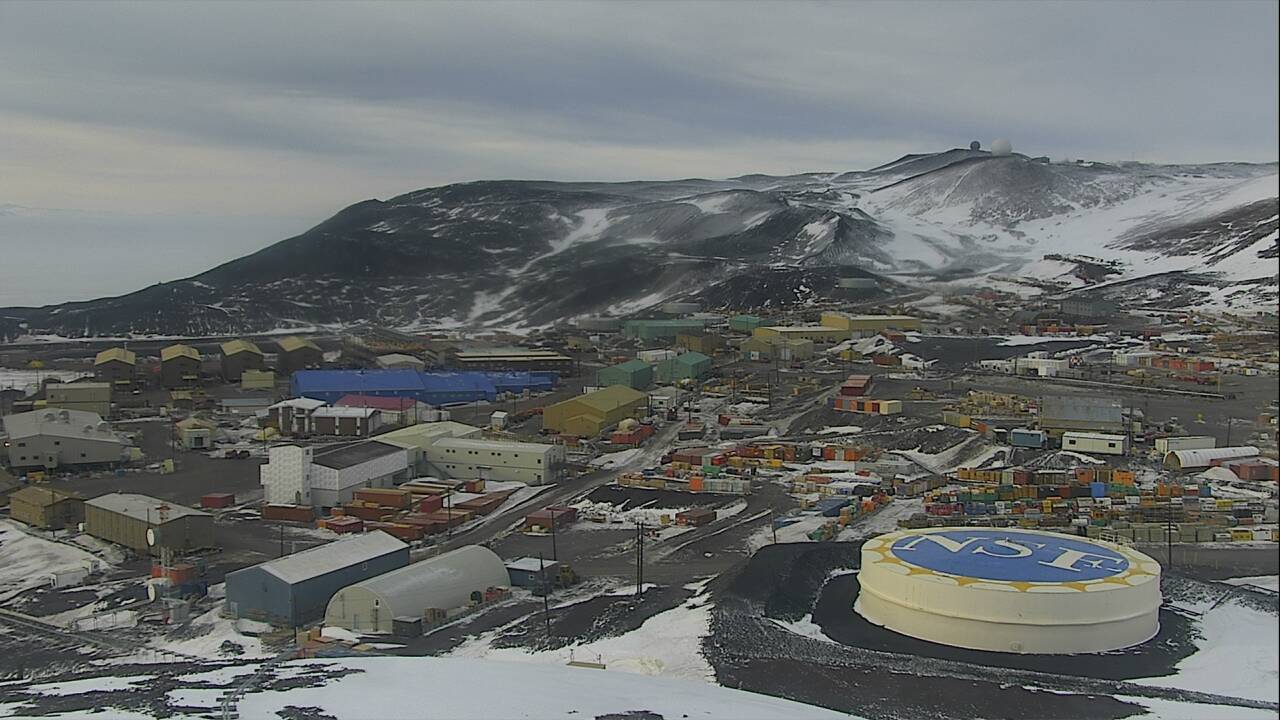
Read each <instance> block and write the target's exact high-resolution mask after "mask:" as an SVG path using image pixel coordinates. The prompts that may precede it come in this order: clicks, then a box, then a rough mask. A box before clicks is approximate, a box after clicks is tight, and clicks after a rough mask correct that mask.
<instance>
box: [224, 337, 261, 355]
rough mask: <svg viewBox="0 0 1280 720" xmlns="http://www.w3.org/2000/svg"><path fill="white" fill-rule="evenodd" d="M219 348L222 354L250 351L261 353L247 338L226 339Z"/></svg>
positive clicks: (255, 353) (256, 353)
mask: <svg viewBox="0 0 1280 720" xmlns="http://www.w3.org/2000/svg"><path fill="white" fill-rule="evenodd" d="M221 350H222V354H223V355H235V354H236V353H242V352H250V353H253V354H254V355H261V354H262V351H261V350H259V349H258V346H257V345H254V344H253V343H251V342H249V341H248V340H228V341H227V342H224V343H222V345H221Z"/></svg>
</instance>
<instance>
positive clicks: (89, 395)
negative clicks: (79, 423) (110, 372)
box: [44, 382, 111, 417]
mask: <svg viewBox="0 0 1280 720" xmlns="http://www.w3.org/2000/svg"><path fill="white" fill-rule="evenodd" d="M44 397H45V401H44V405H45V407H47V408H58V409H62V410H83V411H85V412H91V413H97V414H99V415H101V416H102V417H107V416H108V415H110V414H111V383H105V382H94V383H87V382H76V383H49V384H48V385H46V386H45V391H44Z"/></svg>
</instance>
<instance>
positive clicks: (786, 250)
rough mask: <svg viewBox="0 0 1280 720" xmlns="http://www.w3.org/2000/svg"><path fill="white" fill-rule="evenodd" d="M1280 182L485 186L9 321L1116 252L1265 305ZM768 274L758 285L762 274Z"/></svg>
mask: <svg viewBox="0 0 1280 720" xmlns="http://www.w3.org/2000/svg"><path fill="white" fill-rule="evenodd" d="M1278 197H1280V192H1277V191H1276V166H1275V164H1274V163H1268V164H1258V165H1250V164H1231V163H1226V164H1223V163H1215V164H1211V165H1205V166H1187V165H1176V166H1159V165H1145V164H1126V165H1113V164H1106V163H1081V162H1077V163H1050V162H1047V161H1046V160H1045V159H1043V158H1030V157H1027V156H1025V155H1019V154H1012V155H1005V156H996V155H992V154H990V153H987V152H985V151H981V150H977V151H975V150H968V149H961V148H956V149H952V150H946V151H943V152H939V153H920V154H908V155H904V156H902V157H900V158H898V159H897V160H895V161H893V162H890V163H886V164H883V165H880V166H877V167H875V168H872V169H870V170H865V171H856V172H844V173H801V174H795V175H787V176H769V175H761V174H750V175H743V176H739V177H738V178H730V179H724V180H715V179H706V178H685V179H680V180H672V181H627V182H620V183H592V182H586V183H573V182H557V181H539V180H487V181H474V182H468V183H456V184H450V185H442V186H437V187H432V188H423V189H419V190H414V191H410V192H407V193H403V194H400V195H397V196H395V197H392V198H390V199H387V200H378V199H368V200H362V201H359V202H356V203H352V204H351V205H348V206H347V207H345V208H343V209H341V210H339V211H338V212H337V213H335V214H334V215H333V216H331V217H329V218H327V219H325V220H323V221H322V222H320V223H318V224H317V225H315V226H313V227H312V228H310V229H308V230H306V231H305V232H303V233H300V234H298V235H294V236H291V237H288V238H285V239H284V240H281V241H279V242H277V243H274V244H272V245H270V246H268V247H266V248H263V249H261V250H258V251H256V252H253V253H250V254H247V255H245V256H242V257H240V258H237V259H235V260H231V261H229V262H225V263H221V264H219V265H217V266H215V267H213V268H210V269H209V270H207V271H204V272H202V273H199V274H196V275H193V276H191V277H188V278H185V279H182V280H176V281H172V282H167V283H160V284H156V285H152V286H149V287H146V288H143V289H141V290H138V291H135V292H133V293H127V294H124V295H119V296H115V297H107V298H99V299H96V300H89V301H80V302H74V303H64V304H59V305H50V306H44V307H39V308H6V309H0V335H3V336H7V337H13V336H16V335H35V334H54V335H61V336H67V337H83V336H118V335H130V334H136V335H207V334H228V333H232V334H234V333H248V332H264V331H270V330H276V329H281V328H288V327H299V326H316V325H321V326H335V327H336V326H342V325H349V324H355V323H360V322H373V323H378V324H383V325H387V326H392V327H399V328H405V329H411V330H425V329H431V328H439V329H462V328H471V329H479V328H499V327H501V328H510V329H515V330H521V329H525V330H527V329H532V328H536V327H544V326H548V325H552V324H555V323H557V322H561V321H564V320H566V319H569V318H572V317H575V316H581V315H587V314H597V313H607V314H617V315H625V314H629V313H634V312H637V311H641V310H643V309H645V308H647V307H652V306H654V305H656V304H658V303H660V302H662V301H663V300H666V299H670V298H674V297H683V298H694V299H699V298H700V299H701V300H703V301H704V302H705V303H706V305H707V306H708V307H711V308H714V307H722V306H734V307H743V308H745V307H752V306H776V305H791V304H804V303H808V302H812V301H814V300H815V299H816V298H819V297H827V296H830V295H831V294H832V292H833V291H834V287H835V283H834V280H835V279H836V278H838V277H839V276H841V275H844V274H848V275H858V276H873V277H880V278H882V279H883V280H884V282H885V284H886V285H896V283H904V284H906V285H912V284H920V283H921V282H926V283H927V282H928V278H929V277H934V278H945V279H946V281H947V282H948V283H950V284H952V285H954V284H955V283H957V282H965V281H968V282H972V283H973V284H974V285H975V286H981V285H992V284H998V281H997V280H993V279H992V278H994V277H1003V276H1010V275H1012V276H1018V275H1019V273H1023V272H1030V273H1031V274H1033V275H1035V274H1036V273H1038V272H1040V270H1041V269H1042V268H1039V267H1037V263H1040V264H1043V263H1042V260H1043V258H1044V256H1045V255H1046V254H1049V253H1063V252H1065V253H1068V254H1071V253H1074V254H1079V255H1087V256H1093V257H1097V258H1100V259H1102V260H1105V261H1108V262H1112V261H1114V262H1116V263H1119V264H1120V265H1121V266H1123V267H1125V268H1127V269H1126V270H1124V271H1123V272H1122V273H1121V276H1122V277H1124V278H1127V279H1132V278H1133V277H1140V276H1141V275H1143V274H1155V273H1156V272H1157V271H1159V272H1190V271H1193V270H1194V271H1196V276H1197V278H1199V277H1200V276H1201V275H1203V274H1204V273H1208V275H1207V277H1209V278H1210V279H1209V280H1208V282H1210V283H1219V284H1220V285H1221V287H1217V288H1215V291H1221V290H1223V289H1224V288H1227V289H1230V288H1233V287H1236V286H1239V288H1246V289H1245V290H1242V292H1244V295H1241V296H1239V297H1235V296H1234V295H1232V296H1229V297H1225V298H1219V299H1217V300H1214V301H1213V302H1215V303H1217V304H1218V305H1219V306H1221V307H1222V308H1225V309H1230V308H1235V307H1240V308H1245V307H1269V306H1270V304H1273V303H1274V298H1275V289H1274V288H1275V282H1274V276H1275V268H1274V265H1275V263H1274V262H1270V264H1269V265H1268V264H1267V261H1269V260H1271V259H1272V258H1274V257H1275V246H1276V230H1275V226H1276V213H1275V212H1268V210H1269V209H1271V210H1274V209H1275V208H1276V207H1277V204H1278V199H1277V198H1278ZM1223 248H1228V250H1226V251H1224V250H1223ZM1268 271H1269V272H1268ZM1214 273H1217V275H1216V276H1215V275H1214ZM766 275H767V276H768V279H769V280H768V282H767V283H757V285H760V286H761V289H760V292H757V293H754V294H753V292H751V285H752V282H751V278H753V277H759V278H764V277H765V276H766ZM1215 277H1216V278H1217V279H1214V278H1215ZM788 278H789V279H788ZM1201 281H1202V280H1199V279H1198V280H1197V282H1201ZM786 282H793V283H795V287H791V288H789V289H784V288H782V286H781V285H780V284H779V283H783V284H785V283H786ZM817 282H822V283H829V284H828V285H827V286H824V287H812V286H811V285H812V284H813V283H817ZM1064 282H1067V283H1068V284H1070V283H1071V281H1070V280H1065V281H1064ZM765 285H768V289H767V290H766V289H764V286H765ZM801 287H803V288H804V290H803V291H802V290H801V289H800V288H801ZM1206 292H1207V293H1208V291H1206ZM1208 294H1212V293H1208ZM1232 297H1235V299H1234V300H1233V299H1231V298H1232Z"/></svg>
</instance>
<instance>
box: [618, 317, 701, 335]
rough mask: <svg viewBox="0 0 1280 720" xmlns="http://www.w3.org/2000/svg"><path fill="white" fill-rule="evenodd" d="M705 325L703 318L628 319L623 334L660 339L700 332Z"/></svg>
mask: <svg viewBox="0 0 1280 720" xmlns="http://www.w3.org/2000/svg"><path fill="white" fill-rule="evenodd" d="M704 327H705V326H704V324H703V322H702V321H701V320H683V319H682V320H628V321H626V322H625V323H623V324H622V334H623V336H625V337H629V338H639V339H641V340H660V339H665V338H675V336H677V335H680V334H681V333H700V332H702V330H703V328H704Z"/></svg>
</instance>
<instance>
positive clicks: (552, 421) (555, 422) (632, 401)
mask: <svg viewBox="0 0 1280 720" xmlns="http://www.w3.org/2000/svg"><path fill="white" fill-rule="evenodd" d="M647 402H648V396H646V395H645V394H644V393H642V392H640V391H639V390H632V389H631V388H629V387H627V386H625V385H610V386H609V387H607V388H604V389H602V390H597V391H595V392H592V393H587V394H585V395H580V396H578V397H576V398H572V399H570V400H565V401H564V402H559V403H556V404H555V405H551V406H549V407H548V408H547V409H545V410H543V411H542V427H544V428H546V429H549V430H555V431H556V432H561V433H567V434H570V435H579V436H581V437H594V436H596V435H599V434H600V433H601V432H603V431H604V430H605V428H608V427H611V426H613V425H617V424H618V423H619V422H621V421H622V420H624V419H626V418H629V417H638V416H640V415H643V414H644V411H645V408H646V405H647Z"/></svg>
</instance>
